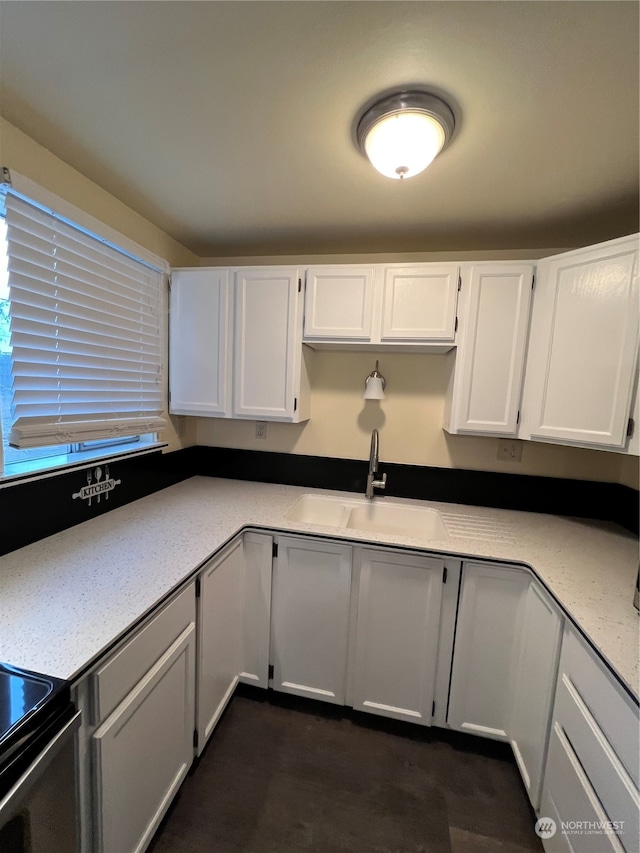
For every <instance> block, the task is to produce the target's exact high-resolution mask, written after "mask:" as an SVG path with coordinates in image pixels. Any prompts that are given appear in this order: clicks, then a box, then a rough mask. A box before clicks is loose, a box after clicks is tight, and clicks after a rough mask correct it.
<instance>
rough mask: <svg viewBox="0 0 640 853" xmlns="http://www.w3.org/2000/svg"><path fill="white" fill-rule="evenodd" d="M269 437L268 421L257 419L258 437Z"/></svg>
mask: <svg viewBox="0 0 640 853" xmlns="http://www.w3.org/2000/svg"><path fill="white" fill-rule="evenodd" d="M266 437H267V422H266V421H256V438H266Z"/></svg>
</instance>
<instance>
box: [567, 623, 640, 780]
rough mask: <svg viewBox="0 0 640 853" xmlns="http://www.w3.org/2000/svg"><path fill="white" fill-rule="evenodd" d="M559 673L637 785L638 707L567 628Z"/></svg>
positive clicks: (570, 629)
mask: <svg viewBox="0 0 640 853" xmlns="http://www.w3.org/2000/svg"><path fill="white" fill-rule="evenodd" d="M560 672H561V673H563V674H565V675H566V676H568V678H569V680H570V681H571V683H572V684H573V685H574V687H575V689H576V691H577V692H578V694H579V696H580V698H581V699H582V701H583V702H584V704H585V705H586V706H587V708H588V709H589V711H590V713H591V715H592V716H593V718H594V719H595V721H596V723H597V724H598V727H599V728H600V729H601V730H602V732H603V733H604V736H605V737H606V739H607V740H608V741H609V743H610V744H611V746H612V747H613V750H614V752H615V753H616V755H617V756H618V758H619V759H620V761H621V762H622V764H623V765H624V767H625V769H626V770H627V772H628V773H629V775H630V776H631V778H632V779H633V781H634V783H635V786H636V788H637V787H638V786H639V784H640V782H639V778H638V777H639V767H638V755H639V754H640V745H639V737H638V736H639V733H640V727H639V726H638V706H637V705H636V704H635V703H634V702H633V701H632V700H631V698H630V697H629V696H628V695H627V694H626V693H625V691H624V690H623V689H622V687H621V686H620V685H619V684H618V682H617V681H616V680H615V678H614V677H613V676H612V675H610V673H609V672H607V670H606V668H605V665H604V664H603V663H602V662H601V661H600V660H599V659H598V658H597V657H596V655H595V652H592V651H591V649H589V648H587V647H586V646H585V644H584V642H583V641H582V639H580V638H579V637H578V635H577V634H576V632H575V631H574V629H573V628H569V627H567V629H566V631H565V635H564V640H563V645H562V657H561V660H560Z"/></svg>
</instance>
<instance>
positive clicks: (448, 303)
mask: <svg viewBox="0 0 640 853" xmlns="http://www.w3.org/2000/svg"><path fill="white" fill-rule="evenodd" d="M458 273H459V266H458V264H455V263H454V264H416V265H413V266H410V265H407V264H393V265H381V264H377V265H375V266H371V267H361V266H352V265H345V266H338V267H329V266H321V267H310V268H309V269H308V270H307V277H306V282H307V283H306V296H305V320H304V337H303V340H304V341H305V342H307V343H308V344H309V345H310V346H313V347H316V348H322V347H323V346H324V347H327V348H334V349H349V348H362V347H364V346H367V345H369V346H370V347H371V348H372V347H377V348H379V347H383V348H389V347H394V348H395V349H396V350H403V349H404V350H411V349H422V350H426V349H428V348H429V347H431V348H434V349H437V350H438V351H440V352H442V351H446V350H447V349H450V348H451V347H452V346H453V344H454V341H455V329H456V303H457V296H458Z"/></svg>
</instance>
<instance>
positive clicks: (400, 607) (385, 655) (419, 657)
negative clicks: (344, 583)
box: [352, 549, 444, 726]
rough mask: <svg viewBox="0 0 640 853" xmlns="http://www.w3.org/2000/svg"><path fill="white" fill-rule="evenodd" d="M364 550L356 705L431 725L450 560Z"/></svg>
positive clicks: (358, 572) (360, 554) (359, 582)
mask: <svg viewBox="0 0 640 853" xmlns="http://www.w3.org/2000/svg"><path fill="white" fill-rule="evenodd" d="M356 553H357V554H358V558H359V559H357V563H358V564H359V565H358V569H357V570H356V576H357V590H358V592H357V617H356V618H357V623H356V630H355V654H354V662H353V688H352V690H353V693H352V699H353V707H354V708H355V709H356V710H358V711H369V712H371V713H373V714H381V715H382V716H384V717H393V718H395V719H398V720H407V721H408V722H411V723H420V724H421V725H424V726H429V725H431V711H432V703H433V695H434V682H435V674H436V662H437V656H438V631H439V625H440V599H441V594H442V581H443V571H444V561H443V560H436V559H433V558H431V557H424V556H419V555H413V554H401V553H394V552H390V551H384V550H369V549H363V550H362V551H360V552H356ZM354 588H355V583H354Z"/></svg>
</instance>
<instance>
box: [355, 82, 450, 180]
mask: <svg viewBox="0 0 640 853" xmlns="http://www.w3.org/2000/svg"><path fill="white" fill-rule="evenodd" d="M454 127H455V119H454V116H453V112H452V111H451V108H450V107H449V106H448V104H445V102H444V101H443V100H441V99H440V98H438V97H436V96H435V95H430V94H429V93H428V92H419V91H409V92H396V93H395V94H393V95H388V96H387V97H386V98H382V100H380V101H377V102H376V103H375V104H373V106H371V107H369V108H368V109H367V111H366V112H365V113H364V115H362V117H361V118H360V120H359V122H358V126H357V129H356V138H357V141H358V147H359V148H360V150H361V151H362V153H363V154H364V155H365V156H366V157H368V158H369V160H370V161H371V164H372V165H373V166H374V168H376V169H377V170H378V171H379V172H381V173H382V174H383V175H386V176H387V177H388V178H399V179H402V178H411V177H413V176H414V175H417V174H419V173H420V172H422V171H423V170H424V169H426V168H427V166H428V165H429V164H430V163H431V162H432V160H433V159H434V158H435V157H436V156H437V155H438V154H439V153H440V151H442V149H443V148H444V146H445V145H446V144H447V142H449V140H450V139H451V136H452V134H453V130H454Z"/></svg>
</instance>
